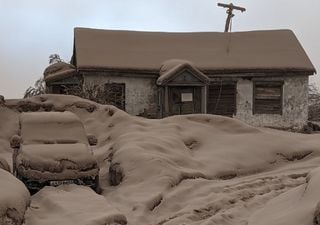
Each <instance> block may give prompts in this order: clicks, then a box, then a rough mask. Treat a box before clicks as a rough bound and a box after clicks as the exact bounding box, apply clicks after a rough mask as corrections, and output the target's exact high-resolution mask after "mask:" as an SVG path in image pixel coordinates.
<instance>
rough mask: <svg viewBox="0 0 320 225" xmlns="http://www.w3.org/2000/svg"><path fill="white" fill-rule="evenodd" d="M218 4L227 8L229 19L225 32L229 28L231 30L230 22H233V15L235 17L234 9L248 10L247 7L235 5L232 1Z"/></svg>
mask: <svg viewBox="0 0 320 225" xmlns="http://www.w3.org/2000/svg"><path fill="white" fill-rule="evenodd" d="M218 6H220V7H223V8H227V14H228V17H227V21H226V26H225V29H224V32H229V30H230V31H231V26H230V23H231V19H232V17H234V14H233V10H239V11H241V12H244V11H246V9H245V8H243V7H240V6H235V5H233V4H232V3H230V4H223V3H218Z"/></svg>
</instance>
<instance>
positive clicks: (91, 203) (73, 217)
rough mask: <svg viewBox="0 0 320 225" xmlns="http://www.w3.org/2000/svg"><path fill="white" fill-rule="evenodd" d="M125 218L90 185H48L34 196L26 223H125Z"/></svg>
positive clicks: (94, 224) (33, 224)
mask: <svg viewBox="0 0 320 225" xmlns="http://www.w3.org/2000/svg"><path fill="white" fill-rule="evenodd" d="M126 221H127V220H126V217H125V216H124V215H123V214H122V213H120V212H119V211H118V210H117V209H115V208H114V207H113V206H111V205H110V203H108V202H107V201H106V199H105V198H104V197H103V196H100V195H97V194H96V193H95V192H94V191H92V190H91V189H90V188H88V187H84V186H76V185H67V186H59V187H57V188H55V187H45V188H44V189H42V190H41V191H40V192H38V193H37V194H36V195H34V196H33V197H32V205H31V207H30V208H29V209H28V211H27V213H26V222H25V225H44V224H45V225H57V224H63V225H102V224H106V225H107V224H114V225H116V224H121V225H124V224H126Z"/></svg>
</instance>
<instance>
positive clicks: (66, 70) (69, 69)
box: [43, 62, 76, 82]
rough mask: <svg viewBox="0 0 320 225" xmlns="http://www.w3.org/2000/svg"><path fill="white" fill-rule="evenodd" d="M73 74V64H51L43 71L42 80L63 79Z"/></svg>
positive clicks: (74, 69) (74, 70) (74, 71)
mask: <svg viewBox="0 0 320 225" xmlns="http://www.w3.org/2000/svg"><path fill="white" fill-rule="evenodd" d="M75 74H76V68H75V66H74V65H71V64H69V63H65V62H57V63H54V64H51V65H49V66H48V67H47V68H46V69H45V70H44V72H43V76H44V80H45V81H47V82H48V81H55V80H60V79H64V78H67V77H70V76H73V75H75Z"/></svg>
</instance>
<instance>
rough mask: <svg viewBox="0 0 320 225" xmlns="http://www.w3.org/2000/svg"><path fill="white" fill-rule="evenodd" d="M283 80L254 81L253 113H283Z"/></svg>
mask: <svg viewBox="0 0 320 225" xmlns="http://www.w3.org/2000/svg"><path fill="white" fill-rule="evenodd" d="M282 86H283V82H281V81H280V82H267V81H266V82H254V88H253V114H280V115H281V114H282Z"/></svg>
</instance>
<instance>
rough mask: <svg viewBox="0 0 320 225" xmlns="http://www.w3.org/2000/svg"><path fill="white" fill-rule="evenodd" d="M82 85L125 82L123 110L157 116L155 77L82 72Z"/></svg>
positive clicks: (135, 113) (134, 113)
mask: <svg viewBox="0 0 320 225" xmlns="http://www.w3.org/2000/svg"><path fill="white" fill-rule="evenodd" d="M83 77H84V85H87V86H90V85H104V84H106V83H124V84H125V110H126V112H128V113H129V114H131V115H141V116H145V117H149V118H157V117H158V114H159V113H158V97H157V90H158V88H157V86H156V78H150V77H142V76H141V77H136V76H134V75H131V77H130V75H127V76H121V75H109V74H108V75H107V74H93V73H90V74H83Z"/></svg>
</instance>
